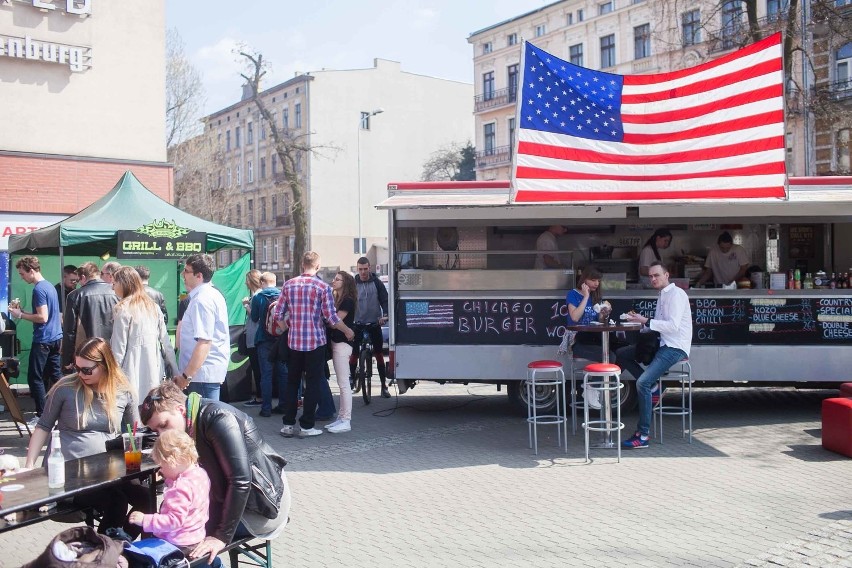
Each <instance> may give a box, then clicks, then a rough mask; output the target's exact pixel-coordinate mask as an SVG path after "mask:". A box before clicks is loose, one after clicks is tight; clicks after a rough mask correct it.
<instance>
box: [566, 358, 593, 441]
mask: <svg viewBox="0 0 852 568" xmlns="http://www.w3.org/2000/svg"><path fill="white" fill-rule="evenodd" d="M570 361H571V370H570V375H569V376H570V377H571V402H570V407H571V434H572V435H576V434H577V409H578V408H583V407H584V405H585V401H584V400H583V401H581V400H579V399H578V398H577V378H578V376H582V375H583V374H585V370H584V368H585V366H586V365H588V364H589V363H594V362H595V361H590V360H589V359H584V358H583V357H578V356H576V355H573V354H572V355H571V359H570ZM584 361H585V364H583V362H584ZM578 363H579V365H578ZM580 380H581V381H582V378H581V379H580Z"/></svg>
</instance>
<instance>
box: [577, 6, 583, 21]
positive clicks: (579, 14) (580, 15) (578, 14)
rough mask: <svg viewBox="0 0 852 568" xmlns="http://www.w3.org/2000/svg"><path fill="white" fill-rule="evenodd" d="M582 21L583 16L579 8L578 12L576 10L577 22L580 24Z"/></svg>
mask: <svg viewBox="0 0 852 568" xmlns="http://www.w3.org/2000/svg"><path fill="white" fill-rule="evenodd" d="M583 19H584V16H583V9H582V8H580V9H579V10H577V21H578V22H582V21H583Z"/></svg>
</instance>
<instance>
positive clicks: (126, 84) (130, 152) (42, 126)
mask: <svg viewBox="0 0 852 568" xmlns="http://www.w3.org/2000/svg"><path fill="white" fill-rule="evenodd" d="M164 57H165V14H164V1H163V0H152V1H150V2H136V3H132V2H131V3H128V2H109V1H106V0H12V1H6V2H0V100H2V101H3V103H2V111H0V114H2V125H3V126H2V128H0V195H1V196H2V198H3V206H2V207H0V209H2V212H3V213H2V214H3V215H5V216H7V217H10V218H13V219H14V220H15V222H16V223H24V225H26V220H27V219H28V218H32V219H33V220H38V219H41V218H48V219H57V218H62V217H64V216H68V215H72V214H74V213H77V212H78V211H80V210H81V209H83V208H85V207H87V206H88V205H90V204H91V203H92V202H93V201H95V200H96V199H98V198H99V197H101V196H102V195H104V194H105V193H107V192H108V191H109V190H110V189H112V187H113V185H115V183H116V182H117V181H118V179H119V178H120V177H121V175H122V174H123V173H124V172H125V171H126V170H133V172H134V174H136V176H137V177H138V178H139V179H140V180H141V181H142V182H143V183H144V184H145V185H146V186H147V187H148V188H149V189H151V190H152V191H153V192H154V193H156V194H157V195H159V196H160V197H162V198H163V199H166V200H168V201H171V200H172V197H173V193H172V170H171V167H170V166H169V164H168V163H167V162H166V148H165V68H164V64H163V61H164ZM45 215H47V217H45ZM3 221H4V222H5V221H8V220H7V219H3ZM30 226H31V227H33V228H34V227H36V226H39V223H36V222H33V223H30Z"/></svg>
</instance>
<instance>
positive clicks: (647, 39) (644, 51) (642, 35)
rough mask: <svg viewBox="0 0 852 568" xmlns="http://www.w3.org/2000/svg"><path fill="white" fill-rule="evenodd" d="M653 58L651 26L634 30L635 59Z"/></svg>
mask: <svg viewBox="0 0 852 568" xmlns="http://www.w3.org/2000/svg"><path fill="white" fill-rule="evenodd" d="M650 56H651V24H642V25H641V26H636V27H634V28H633V59H645V58H646V57H650Z"/></svg>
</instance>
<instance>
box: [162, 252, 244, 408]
mask: <svg viewBox="0 0 852 568" xmlns="http://www.w3.org/2000/svg"><path fill="white" fill-rule="evenodd" d="M213 267H214V264H213V257H212V256H210V255H209V254H194V255H192V256H190V257H189V258H187V259H186V267H185V268H184V269H183V282H184V285H186V290H187V292H189V306H188V307H187V309H186V313H185V314H184V316H183V319H182V320H181V326H180V360H179V361H178V366H179V368H180V369H182V372H181V373H180V374H179V375H177V376H175V377H174V378H173V380H174V382H175V384H176V385H177V386H178V387H180V388H182V389H184V390H186V391H188V392H197V393H198V394H200V395H201V396H202V397H203V398H209V399H212V400H219V391H220V390H221V388H222V383H223V382H225V375H227V374H228V359H229V357H230V351H231V337H230V333H229V331H228V308H227V306H226V305H225V297H224V296H222V293H221V292H219V291H218V290H216V289H215V288H214V287H213V285H212V284H211V283H210V280H211V279H212V278H213V272H214V270H213Z"/></svg>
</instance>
